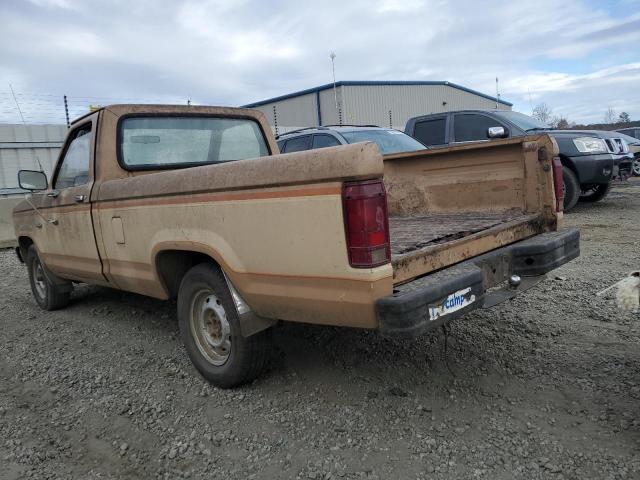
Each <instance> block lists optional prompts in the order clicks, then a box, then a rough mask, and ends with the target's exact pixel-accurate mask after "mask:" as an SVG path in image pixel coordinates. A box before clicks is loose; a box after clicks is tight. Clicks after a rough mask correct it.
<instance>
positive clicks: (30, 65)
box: [0, 0, 640, 121]
mask: <svg viewBox="0 0 640 480" xmlns="http://www.w3.org/2000/svg"><path fill="white" fill-rule="evenodd" d="M625 1H626V2H631V3H628V4H625V5H623V6H621V7H619V8H620V9H622V10H624V11H626V12H632V14H626V16H625V15H621V14H620V10H615V11H614V10H613V7H611V6H610V5H609V4H602V5H600V4H595V6H594V3H593V2H587V1H586V0H566V1H564V2H562V3H558V2H556V1H555V0H538V2H537V4H536V8H531V6H530V4H528V3H526V2H510V3H504V2H497V1H488V2H476V1H472V0H459V1H455V2H453V1H452V2H448V1H444V0H403V1H396V0H352V1H349V2H344V1H337V0H327V1H325V2H324V3H322V5H316V6H314V7H313V8H312V7H310V6H306V4H301V3H300V2H296V1H293V0H273V1H271V2H260V1H258V0H237V1H226V0H210V1H206V2H202V1H197V2H196V1H183V2H173V1H171V0H136V1H135V2H131V1H130V0H113V1H111V2H101V1H98V0H85V1H83V2H76V1H75V0H32V1H31V2H18V1H13V2H9V3H8V4H5V5H3V28H2V29H1V30H0V56H1V58H2V59H3V62H2V63H3V65H2V66H3V69H4V70H5V71H10V72H12V75H13V78H15V79H19V82H18V81H17V80H16V82H15V83H16V84H15V85H14V88H16V90H18V91H20V92H22V93H24V94H25V96H24V97H23V98H24V99H25V103H27V100H29V101H30V102H31V103H32V104H34V105H35V104H36V103H38V102H36V101H35V99H37V98H38V97H35V96H33V97H29V96H28V95H27V94H29V93H31V94H44V93H46V94H52V95H54V96H55V98H56V99H57V98H60V97H61V96H62V94H67V95H68V96H69V97H70V98H71V99H72V100H73V102H74V107H77V108H78V109H80V110H81V109H82V108H83V105H84V108H86V103H87V102H86V101H92V102H93V103H96V102H97V101H99V100H100V101H102V99H106V98H108V99H115V100H116V101H117V100H118V99H121V98H122V99H124V98H127V99H134V100H135V99H139V100H140V101H170V100H171V101H180V102H186V99H187V98H191V100H192V101H194V102H198V103H207V104H222V105H240V104H243V103H249V102H252V101H256V100H261V99H264V98H268V97H271V96H276V95H281V94H285V93H289V92H291V91H295V90H300V89H304V88H308V87H311V86H315V85H319V84H324V83H328V82H329V81H330V80H331V63H330V61H329V53H330V52H331V51H335V52H336V54H337V57H336V75H337V77H338V79H343V80H375V79H379V80H449V81H452V82H455V83H459V84H461V85H465V86H467V87H470V88H474V89H477V90H480V91H484V92H486V93H489V94H493V93H494V91H495V77H496V76H498V77H499V78H500V84H501V95H502V97H503V98H505V99H507V100H509V101H512V102H514V103H515V105H516V108H518V109H520V110H524V111H528V110H529V109H530V103H531V102H530V100H531V101H534V100H535V101H536V102H537V101H546V102H547V103H549V104H550V105H552V106H554V108H555V109H556V110H558V109H562V113H563V114H565V115H567V116H568V117H569V118H570V119H574V120H576V121H578V120H580V121H581V120H583V119H585V120H586V119H591V118H594V119H600V117H601V116H602V112H603V111H604V110H605V109H606V108H607V107H608V106H609V105H620V106H621V107H622V106H628V107H627V111H629V113H630V114H631V116H632V118H640V106H639V105H638V103H639V97H640V93H638V88H637V85H638V79H639V77H638V68H637V64H638V62H640V53H638V52H637V49H633V48H631V45H633V44H636V43H637V42H638V41H640V28H638V26H639V25H640V23H639V22H640V16H639V15H637V14H635V13H633V12H635V11H637V9H635V8H634V5H633V3H632V2H633V0H625ZM603 5H604V6H603ZM620 5H622V3H621V4H620ZM0 91H4V89H3V87H1V86H0ZM4 98H5V97H4V96H1V95H0V101H3V99H4ZM85 100H86V101H85ZM56 101H57V100H56ZM83 102H84V103H83ZM102 103H106V102H102ZM55 108H59V107H55ZM55 108H53V107H48V106H47V109H46V112H49V111H50V112H51V114H50V115H49V114H48V115H43V117H46V118H47V119H50V118H54V117H55V115H59V111H58V110H55ZM3 111H4V109H3ZM56 112H57V113H56ZM3 115H4V116H3ZM37 115H38V112H37V110H36V109H35V107H34V109H32V111H30V112H29V116H30V118H36V117H37ZM8 120H9V121H15V118H14V117H13V116H11V114H0V121H8Z"/></svg>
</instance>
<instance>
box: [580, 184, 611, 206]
mask: <svg viewBox="0 0 640 480" xmlns="http://www.w3.org/2000/svg"><path fill="white" fill-rule="evenodd" d="M611 185H612V184H611V182H609V183H603V184H596V185H586V186H585V187H584V188H582V190H581V193H580V201H581V202H598V201H600V200H602V199H603V198H604V197H606V196H607V195H608V194H609V192H610V191H611Z"/></svg>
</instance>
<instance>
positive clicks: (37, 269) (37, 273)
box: [32, 259, 47, 299]
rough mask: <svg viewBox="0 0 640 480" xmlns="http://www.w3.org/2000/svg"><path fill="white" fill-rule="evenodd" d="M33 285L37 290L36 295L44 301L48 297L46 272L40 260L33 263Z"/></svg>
mask: <svg viewBox="0 0 640 480" xmlns="http://www.w3.org/2000/svg"><path fill="white" fill-rule="evenodd" d="M32 268H33V272H32V273H33V285H34V287H35V289H36V293H37V294H38V296H39V297H40V298H42V299H44V298H45V297H46V295H47V285H46V283H45V280H46V279H45V277H44V270H43V269H42V264H41V263H40V260H37V259H36V260H35V261H34V262H33V267H32Z"/></svg>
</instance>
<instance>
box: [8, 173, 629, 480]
mask: <svg viewBox="0 0 640 480" xmlns="http://www.w3.org/2000/svg"><path fill="white" fill-rule="evenodd" d="M565 224H566V225H570V226H578V227H580V228H581V231H582V256H581V257H580V258H579V259H578V260H575V261H573V262H571V263H570V264H568V265H566V266H565V267H563V268H561V269H559V270H558V271H556V272H555V273H554V274H552V275H551V276H550V277H549V279H547V280H545V281H544V282H542V283H541V284H539V285H538V286H536V287H535V288H533V289H532V290H530V291H529V292H527V293H526V294H524V295H521V296H519V297H518V298H516V299H514V300H512V301H509V302H507V303H504V304H502V305H499V306H498V307H495V308H494V309H490V310H487V311H481V312H477V313H473V314H470V315H468V316H467V317H465V318H464V319H461V320H459V321H457V322H454V323H453V325H452V332H451V335H450V337H449V341H448V351H447V356H446V361H445V356H444V337H443V336H442V335H441V334H439V333H438V334H434V335H431V336H425V337H422V338H419V339H417V340H415V341H403V342H400V341H389V340H385V339H383V338H381V337H379V336H378V335H376V334H375V333H373V332H364V331H357V330H349V329H337V328H327V327H317V326H308V325H302V324H299V325H293V324H291V325H283V326H280V327H278V328H276V329H275V331H274V340H275V352H274V358H273V361H272V365H271V367H270V368H269V370H268V371H267V372H266V374H265V375H264V376H263V377H262V378H260V379H259V380H257V381H255V382H254V383H253V384H251V385H249V386H246V387H244V388H240V389H236V390H233V391H228V390H219V389H216V388H213V387H211V386H210V385H208V384H207V383H206V382H204V381H203V380H202V379H201V377H199V375H198V374H197V372H196V371H195V370H194V368H193V367H192V366H191V364H190V362H189V360H188V358H187V356H186V354H185V352H184V350H183V348H182V346H181V344H180V341H179V337H178V327H177V322H176V319H175V304H170V303H163V302H159V301H155V300H152V299H148V298H144V297H141V296H136V295H132V294H127V293H121V292H117V291H112V290H108V289H102V288H94V287H80V288H77V289H76V292H75V294H74V300H73V303H72V305H71V306H69V307H68V308H67V309H65V310H62V311H58V312H50V313H48V312H42V311H41V310H39V309H38V308H37V306H36V304H35V302H34V300H33V299H32V297H31V294H30V291H29V287H28V281H27V272H26V270H25V268H24V267H23V266H22V265H21V264H19V263H18V261H17V260H16V259H15V257H14V255H13V252H12V251H6V250H5V251H2V252H0V286H1V289H2V290H1V291H2V296H1V298H0V312H1V313H0V328H1V331H2V334H1V336H0V478H2V479H14V478H38V479H41V478H65V479H66V478H82V479H90V478H125V479H128V478H131V479H138V478H167V479H169V478H170V479H174V478H196V479H199V478H202V479H204V478H207V479H209V478H215V476H217V475H223V476H224V478H228V479H251V478H269V479H276V478H310V479H337V478H345V479H351V478H361V479H365V478H366V479H391V478H393V479H395V478H402V479H404V478H417V479H427V478H429V479H466V478H486V479H514V478H516V479H527V480H529V479H547V478H551V479H554V478H557V479H562V478H564V479H585V478H594V479H630V478H640V416H639V413H640V403H639V400H640V351H639V350H638V346H639V345H640V322H638V320H640V317H638V316H633V315H632V314H621V313H619V312H618V311H617V310H616V308H615V305H614V303H613V300H612V298H611V297H607V298H601V297H598V298H596V297H595V296H594V293H595V292H597V291H598V290H600V289H602V288H604V287H606V286H608V285H610V284H612V283H614V281H616V280H618V279H620V278H621V277H622V276H623V275H625V274H626V273H628V272H629V271H630V270H632V269H637V268H638V267H640V264H639V260H640V258H639V255H638V252H639V251H640V182H638V183H633V184H624V185H620V186H618V187H616V188H615V190H614V191H613V192H612V194H611V195H610V197H609V198H608V199H606V200H605V201H603V202H601V203H597V204H594V205H579V206H578V208H576V209H575V210H574V211H572V212H571V213H570V214H567V215H566V216H565Z"/></svg>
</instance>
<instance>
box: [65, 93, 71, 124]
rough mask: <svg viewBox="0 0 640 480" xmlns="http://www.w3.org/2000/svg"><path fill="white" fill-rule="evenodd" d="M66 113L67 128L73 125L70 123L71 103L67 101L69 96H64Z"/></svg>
mask: <svg viewBox="0 0 640 480" xmlns="http://www.w3.org/2000/svg"><path fill="white" fill-rule="evenodd" d="M64 115H65V117H67V128H69V127H70V126H71V124H70V123H69V104H68V103H67V96H66V95H65V96H64Z"/></svg>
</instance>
